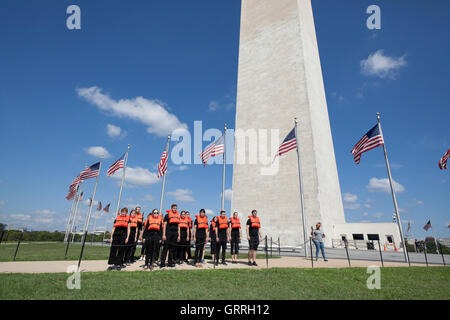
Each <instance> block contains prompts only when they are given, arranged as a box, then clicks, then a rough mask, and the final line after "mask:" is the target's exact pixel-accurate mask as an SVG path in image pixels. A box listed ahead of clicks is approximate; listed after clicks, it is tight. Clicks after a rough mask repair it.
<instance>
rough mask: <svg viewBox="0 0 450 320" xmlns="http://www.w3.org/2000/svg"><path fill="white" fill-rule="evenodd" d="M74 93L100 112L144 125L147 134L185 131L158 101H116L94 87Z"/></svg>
mask: <svg viewBox="0 0 450 320" xmlns="http://www.w3.org/2000/svg"><path fill="white" fill-rule="evenodd" d="M76 91H77V93H78V95H79V96H80V97H83V98H84V99H86V100H87V101H89V102H90V103H92V104H94V105H96V106H97V107H98V108H99V109H100V110H103V111H106V112H109V113H110V114H111V115H112V116H115V117H119V118H129V119H132V120H135V121H139V122H141V123H143V124H145V125H146V126H147V132H148V133H154V134H156V135H159V136H165V135H167V134H169V133H171V132H172V131H173V130H175V129H187V125H186V124H185V123H181V122H180V121H179V120H178V118H177V117H176V116H175V115H174V114H171V113H169V112H168V111H167V110H166V108H165V106H164V104H163V103H162V102H160V101H157V100H148V99H145V98H143V97H137V98H133V99H121V100H118V101H116V100H114V99H111V98H110V97H109V96H108V95H106V94H103V93H102V92H101V91H102V89H100V88H98V87H95V86H94V87H90V88H79V89H76Z"/></svg>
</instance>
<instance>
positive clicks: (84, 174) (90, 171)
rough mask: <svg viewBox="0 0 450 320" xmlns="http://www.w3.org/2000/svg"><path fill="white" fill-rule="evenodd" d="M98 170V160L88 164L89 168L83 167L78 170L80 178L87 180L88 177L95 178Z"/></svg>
mask: <svg viewBox="0 0 450 320" xmlns="http://www.w3.org/2000/svg"><path fill="white" fill-rule="evenodd" d="M99 172H100V162H97V163H95V164H93V165H92V166H90V167H89V168H86V169H84V170H83V171H81V172H80V179H81V180H87V179H90V178H95V177H97V176H98V174H99Z"/></svg>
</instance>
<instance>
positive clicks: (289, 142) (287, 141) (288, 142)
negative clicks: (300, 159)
mask: <svg viewBox="0 0 450 320" xmlns="http://www.w3.org/2000/svg"><path fill="white" fill-rule="evenodd" d="M295 148H297V138H296V137H295V128H294V129H292V130H291V132H289V134H288V135H287V136H286V138H284V140H283V142H282V143H281V145H280V147H279V148H278V153H277V154H276V155H275V158H276V157H278V156H281V155H283V154H285V153H286V152H289V151H291V150H293V149H295ZM275 158H274V160H275Z"/></svg>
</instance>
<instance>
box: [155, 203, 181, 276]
mask: <svg viewBox="0 0 450 320" xmlns="http://www.w3.org/2000/svg"><path fill="white" fill-rule="evenodd" d="M170 208H171V209H170V210H167V211H166V212H167V214H166V215H165V217H164V222H163V236H162V240H163V241H164V248H163V253H162V256H161V263H160V265H159V266H160V268H164V267H165V266H166V264H165V260H166V256H167V252H168V253H169V256H168V266H169V267H175V259H176V249H177V244H178V242H177V241H178V224H179V223H180V214H179V213H178V206H177V205H176V204H172V206H171V207H170Z"/></svg>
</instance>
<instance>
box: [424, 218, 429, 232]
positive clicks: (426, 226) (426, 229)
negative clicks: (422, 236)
mask: <svg viewBox="0 0 450 320" xmlns="http://www.w3.org/2000/svg"><path fill="white" fill-rule="evenodd" d="M423 228H424V229H425V231H428V229H430V228H431V220H428V222H427V224H426V225H425V226H424V227H423Z"/></svg>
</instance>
